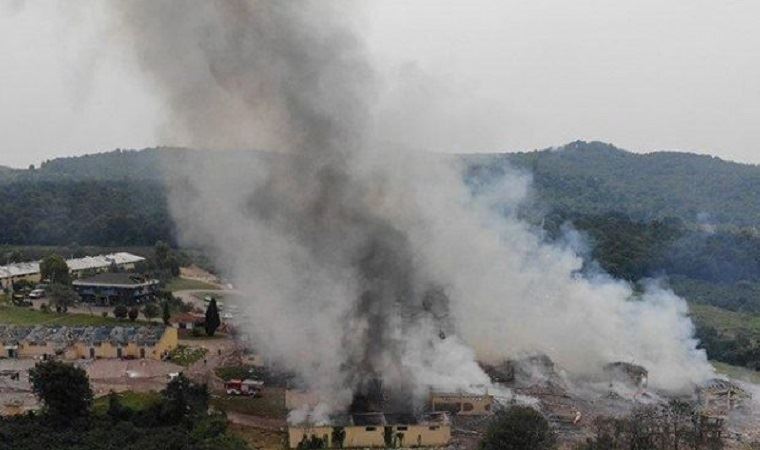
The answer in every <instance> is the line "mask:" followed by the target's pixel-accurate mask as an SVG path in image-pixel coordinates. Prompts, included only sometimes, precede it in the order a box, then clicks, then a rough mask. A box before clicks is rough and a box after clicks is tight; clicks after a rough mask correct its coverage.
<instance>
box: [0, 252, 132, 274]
mask: <svg viewBox="0 0 760 450" xmlns="http://www.w3.org/2000/svg"><path fill="white" fill-rule="evenodd" d="M144 260H145V258H143V257H142V256H137V255H133V254H131V253H127V252H118V253H110V254H108V255H99V256H85V257H84V258H73V259H67V260H66V265H68V266H69V270H73V271H78V270H88V269H104V268H107V267H110V266H111V264H116V265H123V264H134V263H137V262H140V261H144ZM37 273H40V263H39V262H38V261H33V262H22V263H14V264H8V265H6V266H0V278H10V277H19V276H25V275H34V274H37Z"/></svg>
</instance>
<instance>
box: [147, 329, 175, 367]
mask: <svg viewBox="0 0 760 450" xmlns="http://www.w3.org/2000/svg"><path fill="white" fill-rule="evenodd" d="M178 345H179V334H178V333H177V329H176V328H172V327H166V328H164V335H163V336H161V339H160V340H159V341H158V342H157V343H156V345H155V346H154V347H153V349H152V350H151V351H150V352H148V351H147V350H146V352H145V357H146V358H148V357H150V358H153V359H161V357H162V356H163V355H164V354H166V353H169V352H170V351H172V350H174V349H175V348H177V346H178Z"/></svg>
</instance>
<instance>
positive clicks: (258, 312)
mask: <svg viewBox="0 0 760 450" xmlns="http://www.w3.org/2000/svg"><path fill="white" fill-rule="evenodd" d="M353 5H354V3H353V2H351V3H350V2H322V1H319V2H317V1H305V2H283V1H253V0H251V1H246V0H231V1H224V2H221V1H219V2H215V1H205V0H204V1H201V0H196V1H179V0H165V1H154V0H144V1H130V2H122V3H119V4H118V6H116V10H115V12H116V14H115V17H116V18H118V20H119V25H120V27H122V28H121V29H122V30H124V31H126V34H125V36H126V37H127V38H128V40H129V42H130V43H131V45H133V47H134V49H135V52H136V55H137V56H138V58H139V61H140V62H141V64H142V67H143V69H144V70H145V71H146V73H147V74H148V75H149V76H150V77H151V79H153V80H154V81H155V83H156V86H157V87H158V88H159V89H160V90H161V92H162V93H163V94H164V95H165V98H166V100H167V103H168V106H169V108H170V110H171V120H170V121H169V123H167V126H166V130H167V136H170V137H173V138H175V139H176V138H181V139H183V140H184V142H185V143H188V144H191V145H194V146H199V147H205V148H259V149H266V150H271V151H272V152H274V153H269V154H264V153H250V152H249V153H246V152H242V155H243V156H241V153H238V154H230V153H224V154H222V153H214V152H206V153H203V154H201V155H194V156H193V155H191V156H189V157H188V159H187V164H186V166H183V167H174V168H173V169H174V171H175V172H174V181H173V184H172V186H171V188H172V189H171V194H172V195H171V207H172V211H173V213H174V216H175V219H176V221H177V223H178V225H179V227H180V229H181V230H182V232H183V237H184V238H185V239H187V240H188V242H192V243H193V244H196V245H198V244H200V245H203V246H204V247H205V248H207V249H208V250H209V251H210V252H211V253H212V255H213V256H214V257H215V258H216V262H217V264H218V266H219V267H220V268H221V269H222V270H224V272H225V274H226V275H227V276H228V277H230V278H231V279H232V280H233V282H234V283H235V284H236V286H237V287H238V288H239V289H240V290H241V291H243V292H244V293H245V296H246V305H245V306H246V308H247V310H248V313H249V315H250V317H251V320H250V323H248V324H246V325H247V331H249V332H250V333H251V334H252V335H253V336H254V337H255V339H256V343H257V345H258V348H259V349H261V350H262V351H263V352H264V353H265V354H266V356H267V357H268V358H269V359H270V360H273V361H276V362H278V363H280V364H282V365H284V366H285V367H287V368H288V369H290V370H292V371H294V372H295V373H296V374H297V375H298V377H299V379H300V381H301V382H303V383H304V384H305V386H306V387H308V388H309V389H311V390H313V391H315V392H316V393H318V394H319V395H320V398H321V400H322V405H321V406H320V408H319V410H320V411H322V412H324V413H325V414H330V413H334V412H341V411H345V410H346V409H347V408H349V406H350V405H351V404H352V402H353V401H356V398H357V395H369V394H371V390H372V389H373V386H374V383H375V382H376V381H377V380H382V383H383V386H384V388H386V389H387V390H388V391H389V394H390V396H391V399H390V401H391V405H390V407H392V408H396V409H407V410H409V409H414V408H416V407H418V406H419V405H420V402H421V400H422V399H424V397H425V396H426V394H427V392H428V389H430V388H431V387H432V388H438V389H446V390H455V389H469V388H471V387H472V386H476V385H484V384H488V379H487V376H486V375H485V374H484V373H483V371H482V370H481V369H480V368H479V366H478V364H477V363H476V357H480V358H483V359H488V360H497V359H500V358H504V357H511V356H519V355H522V354H527V353H536V352H541V353H545V354H547V355H548V356H550V357H551V358H552V359H553V360H555V361H556V362H557V363H559V364H560V365H561V366H563V367H565V368H566V369H567V370H568V371H570V373H572V374H575V375H578V376H583V375H586V374H593V373H595V372H597V371H599V370H600V369H601V367H602V366H603V365H604V364H605V363H608V362H611V361H618V360H625V361H631V362H635V363H637V364H642V365H644V366H647V367H648V368H649V369H650V373H651V377H650V382H651V384H652V385H653V386H655V387H659V388H663V389H668V390H681V389H687V388H689V387H691V385H692V383H694V382H698V381H701V380H702V379H704V378H706V377H708V376H710V374H711V368H710V366H709V365H708V363H707V361H706V358H705V355H704V353H703V352H701V351H698V350H696V342H695V341H694V340H693V339H692V333H693V330H692V325H691V322H690V321H689V319H688V318H687V317H686V312H687V311H686V304H685V302H684V301H683V300H681V299H679V298H677V297H676V296H674V295H673V294H671V293H669V292H668V291H663V290H661V289H659V288H657V287H656V286H651V287H650V288H648V289H647V291H646V292H645V293H644V294H643V295H640V296H635V298H634V295H633V292H632V290H631V288H630V287H629V286H628V285H626V284H624V283H622V282H617V281H614V280H611V279H609V278H606V277H603V276H598V277H596V278H595V279H588V278H584V277H583V276H581V275H579V274H578V271H579V269H580V267H581V260H580V258H579V257H578V256H577V255H576V254H575V253H573V252H572V251H571V250H569V249H565V248H561V247H557V246H552V245H548V244H546V243H544V242H543V241H542V239H541V237H540V235H539V234H538V233H536V232H535V231H534V230H532V229H530V228H529V227H528V226H527V225H526V224H524V223H521V222H520V221H519V220H517V218H516V217H515V215H514V214H513V213H510V211H513V210H514V209H515V208H516V206H517V205H518V204H520V203H521V202H523V201H525V198H526V195H527V193H528V190H529V179H528V178H526V177H525V176H522V175H519V174H516V173H512V174H507V176H505V177H504V179H503V183H502V184H501V185H500V186H498V188H497V187H493V186H492V187H490V188H489V189H488V190H487V191H486V192H483V193H481V194H480V195H479V196H478V197H477V198H476V197H473V195H472V194H471V192H470V190H469V189H468V188H467V186H466V185H465V184H464V182H463V174H462V172H461V170H460V167H459V165H458V163H457V161H456V160H454V159H453V158H448V157H442V156H436V155H423V154H410V153H403V152H397V151H394V149H389V148H379V147H377V146H373V145H372V144H371V143H370V139H369V137H368V135H369V134H373V135H378V134H381V133H382V130H373V129H372V113H373V110H372V107H371V104H372V97H373V95H375V92H376V91H375V90H374V89H373V85H374V83H373V76H372V72H371V70H370V69H369V65H368V64H367V62H366V60H365V59H364V57H363V53H362V48H361V45H360V42H359V41H358V40H357V39H356V37H355V34H354V33H352V32H351V30H350V28H349V27H347V26H346V25H345V24H343V23H342V21H341V20H340V18H341V16H342V15H345V14H347V11H345V9H346V8H352V7H353ZM399 107H403V105H400V106H399ZM413 126H414V124H413V123H408V124H405V125H404V127H413ZM442 126H445V124H442ZM404 127H401V128H400V129H403V128H404ZM397 128H398V127H397ZM373 141H374V140H373Z"/></svg>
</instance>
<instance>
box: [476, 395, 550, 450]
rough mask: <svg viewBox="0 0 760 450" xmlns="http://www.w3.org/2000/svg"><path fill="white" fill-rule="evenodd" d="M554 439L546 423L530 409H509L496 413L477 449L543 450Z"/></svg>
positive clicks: (548, 446) (548, 447)
mask: <svg viewBox="0 0 760 450" xmlns="http://www.w3.org/2000/svg"><path fill="white" fill-rule="evenodd" d="M555 441H556V438H555V436H554V432H553V431H552V430H551V428H550V427H549V422H547V421H546V419H544V417H543V416H542V415H541V414H540V413H539V412H538V411H536V410H534V409H533V408H530V407H527V406H513V407H511V408H509V409H508V410H506V411H504V412H500V413H498V414H497V415H496V416H495V417H494V419H493V421H492V422H491V424H490V425H489V426H488V430H487V431H486V435H485V437H484V438H483V441H482V442H481V443H480V449H481V450H547V449H552V448H554V444H555Z"/></svg>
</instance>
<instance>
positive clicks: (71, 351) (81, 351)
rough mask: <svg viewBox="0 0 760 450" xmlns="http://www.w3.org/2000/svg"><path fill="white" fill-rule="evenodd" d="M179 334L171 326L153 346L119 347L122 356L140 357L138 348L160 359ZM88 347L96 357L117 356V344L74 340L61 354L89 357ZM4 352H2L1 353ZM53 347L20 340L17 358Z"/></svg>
mask: <svg viewBox="0 0 760 450" xmlns="http://www.w3.org/2000/svg"><path fill="white" fill-rule="evenodd" d="M178 345H179V336H178V334H177V330H176V329H174V328H171V327H166V328H165V329H164V334H163V335H162V336H161V339H160V340H159V341H158V342H157V343H156V345H154V346H144V347H141V346H138V345H137V344H136V343H134V342H130V343H128V344H127V345H126V346H123V347H121V357H122V358H136V359H139V358H141V355H140V349H144V350H145V358H147V359H155V360H160V359H161V358H162V357H163V355H164V354H166V353H169V352H170V351H172V350H174V349H175V348H177V346H178ZM90 348H93V349H94V350H95V357H96V358H118V348H119V346H116V345H113V344H111V343H110V342H101V343H100V345H89V344H87V343H84V342H75V343H74V344H73V345H71V346H69V347H67V348H65V349H63V356H64V357H65V358H67V359H89V358H90ZM3 354H4V353H3ZM55 354H56V353H55V347H53V345H52V344H51V343H46V344H45V345H31V344H30V343H29V342H21V343H20V344H19V345H18V350H17V355H18V357H19V358H36V357H41V356H43V355H50V356H53V355H55Z"/></svg>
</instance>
